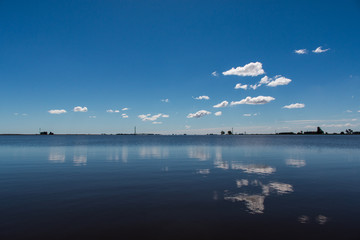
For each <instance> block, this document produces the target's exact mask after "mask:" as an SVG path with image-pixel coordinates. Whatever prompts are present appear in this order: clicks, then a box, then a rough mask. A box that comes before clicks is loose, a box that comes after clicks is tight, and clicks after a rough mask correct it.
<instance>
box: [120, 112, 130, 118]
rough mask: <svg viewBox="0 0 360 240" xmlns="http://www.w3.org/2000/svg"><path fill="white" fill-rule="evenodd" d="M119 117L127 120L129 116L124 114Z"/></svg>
mask: <svg viewBox="0 0 360 240" xmlns="http://www.w3.org/2000/svg"><path fill="white" fill-rule="evenodd" d="M121 117H122V118H129V116H128V115H127V114H125V113H123V114H121Z"/></svg>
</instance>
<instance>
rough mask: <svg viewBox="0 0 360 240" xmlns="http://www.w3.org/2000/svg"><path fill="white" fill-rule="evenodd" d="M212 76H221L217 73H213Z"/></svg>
mask: <svg viewBox="0 0 360 240" xmlns="http://www.w3.org/2000/svg"><path fill="white" fill-rule="evenodd" d="M211 75H213V76H214V77H217V76H219V74H218V73H217V72H216V71H214V72H212V73H211Z"/></svg>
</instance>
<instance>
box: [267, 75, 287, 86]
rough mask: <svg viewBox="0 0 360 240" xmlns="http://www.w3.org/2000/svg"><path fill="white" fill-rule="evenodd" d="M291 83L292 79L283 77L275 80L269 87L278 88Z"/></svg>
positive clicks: (277, 77)
mask: <svg viewBox="0 0 360 240" xmlns="http://www.w3.org/2000/svg"><path fill="white" fill-rule="evenodd" d="M290 82H291V79H289V78H286V77H282V76H276V77H275V80H273V81H271V82H269V83H268V84H267V86H269V87H276V86H281V85H288V84H289V83H290Z"/></svg>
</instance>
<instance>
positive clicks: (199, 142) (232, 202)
mask: <svg viewBox="0 0 360 240" xmlns="http://www.w3.org/2000/svg"><path fill="white" fill-rule="evenodd" d="M359 147H360V136H0V239H360V230H359V228H358V227H359V225H360V220H359V216H360V199H359V197H360V148H359Z"/></svg>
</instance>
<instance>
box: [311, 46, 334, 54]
mask: <svg viewBox="0 0 360 240" xmlns="http://www.w3.org/2000/svg"><path fill="white" fill-rule="evenodd" d="M329 50H330V48H328V49H322V47H321V46H320V47H318V48H316V49H315V50H312V52H313V53H323V52H327V51H329Z"/></svg>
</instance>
